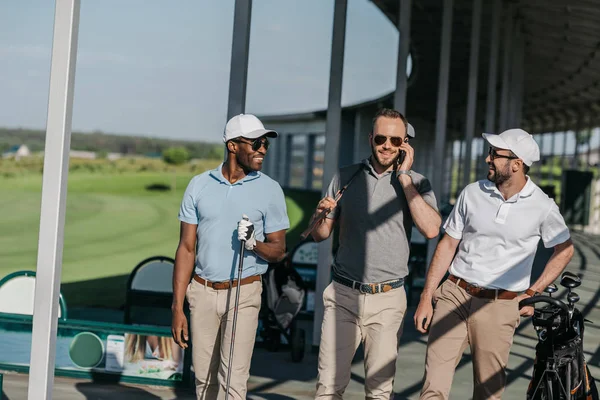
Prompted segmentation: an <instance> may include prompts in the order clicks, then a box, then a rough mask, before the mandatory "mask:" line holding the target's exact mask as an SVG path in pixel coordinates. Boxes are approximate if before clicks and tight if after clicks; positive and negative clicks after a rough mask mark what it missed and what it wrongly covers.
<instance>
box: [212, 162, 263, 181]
mask: <svg viewBox="0 0 600 400" xmlns="http://www.w3.org/2000/svg"><path fill="white" fill-rule="evenodd" d="M223 164H225V163H221V164H219V166H218V167H217V168H215V169H213V170H211V171H210V175H211V176H212V177H213V178H215V179H216V180H218V181H219V182H220V183H223V184H225V185H230V186H233V185H241V184H243V183H244V182H249V181H253V180H255V179H258V178H260V176H261V175H262V173H261V172H260V171H252V172H250V173H249V174H248V175H246V176H245V177H244V178H243V179H240V180H239V181H237V182H236V183H234V184H231V182H229V181H228V180H227V179H226V178H225V176H223Z"/></svg>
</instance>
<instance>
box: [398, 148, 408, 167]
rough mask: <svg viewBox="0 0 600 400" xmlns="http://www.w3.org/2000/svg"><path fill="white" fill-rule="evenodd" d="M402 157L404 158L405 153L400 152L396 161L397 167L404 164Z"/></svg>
mask: <svg viewBox="0 0 600 400" xmlns="http://www.w3.org/2000/svg"><path fill="white" fill-rule="evenodd" d="M404 157H406V151H404V150H400V155H399V156H398V160H397V163H398V165H399V166H400V165H402V163H403V162H404Z"/></svg>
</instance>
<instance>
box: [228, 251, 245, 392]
mask: <svg viewBox="0 0 600 400" xmlns="http://www.w3.org/2000/svg"><path fill="white" fill-rule="evenodd" d="M245 244H246V241H245V240H242V244H241V245H240V262H239V264H238V275H237V286H236V287H237V290H236V292H235V303H234V305H233V326H232V327H231V344H230V345H229V362H228V365H227V385H226V390H225V400H228V399H229V383H230V381H231V364H232V361H233V346H234V344H235V327H236V325H237V315H238V306H239V304H240V290H241V288H242V285H241V281H242V269H243V266H244V248H245V247H244V246H245Z"/></svg>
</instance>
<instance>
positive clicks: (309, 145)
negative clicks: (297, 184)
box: [304, 133, 317, 190]
mask: <svg viewBox="0 0 600 400" xmlns="http://www.w3.org/2000/svg"><path fill="white" fill-rule="evenodd" d="M316 140H317V135H316V134H314V133H310V134H308V135H307V136H306V164H304V189H307V190H312V187H313V168H314V166H315V142H316Z"/></svg>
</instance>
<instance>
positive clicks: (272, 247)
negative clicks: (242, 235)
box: [253, 229, 285, 263]
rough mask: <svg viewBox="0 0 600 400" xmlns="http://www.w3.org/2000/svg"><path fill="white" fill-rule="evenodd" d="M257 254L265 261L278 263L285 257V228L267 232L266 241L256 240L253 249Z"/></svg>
mask: <svg viewBox="0 0 600 400" xmlns="http://www.w3.org/2000/svg"><path fill="white" fill-rule="evenodd" d="M253 251H254V252H255V253H256V255H257V256H259V257H260V258H262V259H263V260H265V261H268V262H271V263H276V262H279V261H281V260H283V257H285V229H282V230H280V231H276V232H271V233H266V234H265V241H264V242H259V241H258V240H257V241H256V246H255V247H254V250H253Z"/></svg>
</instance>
